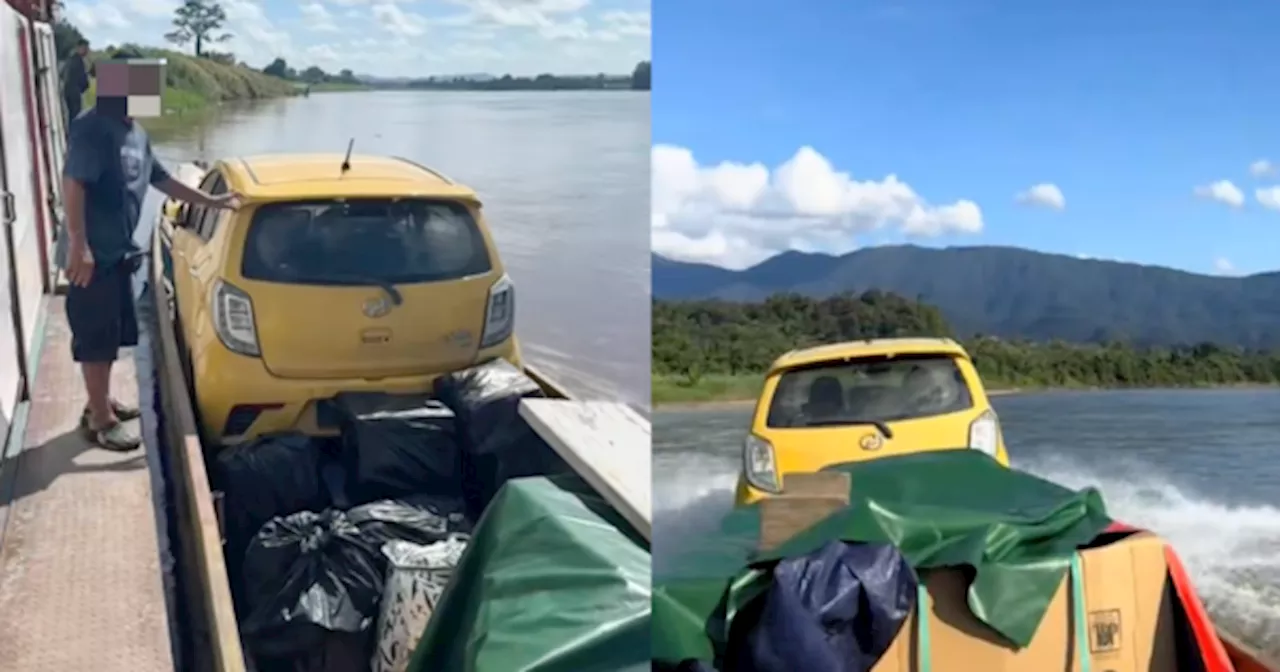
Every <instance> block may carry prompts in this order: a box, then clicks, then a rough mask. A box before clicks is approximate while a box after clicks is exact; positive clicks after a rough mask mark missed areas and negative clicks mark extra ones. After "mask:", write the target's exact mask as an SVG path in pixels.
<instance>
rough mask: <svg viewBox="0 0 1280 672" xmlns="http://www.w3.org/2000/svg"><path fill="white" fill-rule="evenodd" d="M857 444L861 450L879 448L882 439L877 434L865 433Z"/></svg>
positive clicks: (882, 441)
mask: <svg viewBox="0 0 1280 672" xmlns="http://www.w3.org/2000/svg"><path fill="white" fill-rule="evenodd" d="M858 445H859V446H861V447H862V449H863V450H880V446H883V445H884V440H883V439H881V438H880V435H879V434H867V435H866V436H864V437H862V438H861V439H859V440H858Z"/></svg>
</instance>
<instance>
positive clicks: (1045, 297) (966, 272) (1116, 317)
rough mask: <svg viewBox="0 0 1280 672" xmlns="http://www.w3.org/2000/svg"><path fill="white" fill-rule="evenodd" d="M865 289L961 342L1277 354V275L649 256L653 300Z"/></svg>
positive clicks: (819, 257) (909, 257)
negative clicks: (1191, 347) (902, 304)
mask: <svg viewBox="0 0 1280 672" xmlns="http://www.w3.org/2000/svg"><path fill="white" fill-rule="evenodd" d="M870 289H879V290H882V291H886V292H893V293H895V294H899V295H902V296H906V297H908V298H915V299H918V300H920V301H923V302H925V303H929V304H932V305H935V306H937V307H938V308H939V309H941V310H942V312H943V314H944V315H945V316H946V318H947V320H948V321H949V322H950V323H951V324H952V326H953V327H954V328H955V329H956V331H957V332H958V334H957V335H958V336H962V337H967V336H972V335H975V334H985V335H990V336H999V337H1003V338H1027V339H1032V340H1052V339H1060V340H1063V341H1071V342H1099V341H1106V340H1121V341H1128V342H1131V343H1134V344H1137V345H1148V346H1150V345H1188V344H1195V343H1203V342H1212V343H1217V344H1220V345H1234V346H1240V347H1245V348H1280V272H1272V273H1261V274H1257V275H1251V276H1246V277H1223V276H1212V275H1199V274H1196V273H1188V272H1185V271H1178V270H1174V269H1171V268H1164V267H1159V266H1146V265H1142V264H1132V263H1122V262H1117V261H1104V260H1098V259H1082V258H1078V257H1071V256H1067V255H1061V254H1048V253H1044V252H1035V251H1032V250H1025V249H1020V248H1013V247H989V246H988V247H952V248H945V249H935V248H924V247H918V246H914V245H895V246H887V247H872V248H865V249H861V250H857V251H855V252H850V253H848V254H844V255H839V256H833V255H829V254H814V253H804V252H794V251H792V252H784V253H782V254H779V255H777V256H775V257H772V258H770V259H767V260H765V261H763V262H761V263H760V264H757V265H755V266H753V267H751V268H748V269H745V270H741V271H733V270H728V269H724V268H720V267H718V266H710V265H707V264H698V263H688V262H682V261H676V260H673V259H668V258H666V257H662V256H660V255H656V254H655V255H654V258H653V296H654V298H655V299H668V300H688V299H711V298H718V299H726V300H731V301H759V300H761V299H764V298H765V297H767V296H770V295H772V294H778V293H786V292H791V293H798V294H803V295H806V296H815V297H821V296H830V295H832V294H838V293H842V292H863V291H866V290H870Z"/></svg>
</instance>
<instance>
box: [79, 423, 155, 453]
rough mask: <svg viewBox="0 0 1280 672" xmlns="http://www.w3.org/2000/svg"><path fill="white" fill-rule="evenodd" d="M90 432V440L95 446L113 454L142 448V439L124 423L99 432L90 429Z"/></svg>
mask: <svg viewBox="0 0 1280 672" xmlns="http://www.w3.org/2000/svg"><path fill="white" fill-rule="evenodd" d="M88 431H89V432H90V434H91V439H90V440H91V441H92V442H93V444H94V445H96V446H98V447H99V448H104V449H106V450H110V451H113V452H117V453H127V452H130V451H134V450H137V449H138V448H140V447H141V446H142V438H141V437H139V436H138V435H137V434H136V433H134V432H132V431H130V430H129V428H128V427H125V425H124V423H122V422H116V423H113V424H111V425H108V426H106V427H103V428H102V429H99V430H92V429H90V430H88Z"/></svg>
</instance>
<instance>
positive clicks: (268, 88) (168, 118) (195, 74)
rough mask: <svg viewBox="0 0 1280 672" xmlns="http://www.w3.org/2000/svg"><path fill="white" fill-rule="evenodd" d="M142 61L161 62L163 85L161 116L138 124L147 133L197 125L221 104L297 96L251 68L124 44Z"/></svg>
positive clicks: (92, 93) (88, 100) (98, 56)
mask: <svg viewBox="0 0 1280 672" xmlns="http://www.w3.org/2000/svg"><path fill="white" fill-rule="evenodd" d="M121 48H122V49H129V50H132V51H136V52H138V53H140V54H141V55H142V57H143V58H163V59H165V86H164V92H163V94H162V95H161V105H162V108H163V110H164V115H163V116H161V117H157V118H151V119H145V120H143V121H142V124H143V126H145V127H146V128H147V130H149V131H152V132H153V133H154V132H164V131H166V130H171V129H172V128H174V127H176V126H179V125H182V124H188V123H198V122H199V121H200V119H201V118H202V117H203V115H205V114H207V113H208V112H210V111H211V110H213V109H216V108H217V106H218V105H221V104H222V103H225V102H231V101H240V100H259V99H265V98H281V97H284V96H293V95H297V94H298V93H300V91H299V89H298V87H296V86H295V85H294V84H293V83H292V82H289V81H286V80H283V79H280V78H279V77H272V76H270V75H266V74H263V73H262V72H260V71H258V70H254V69H252V68H246V67H241V66H239V65H229V64H226V63H220V62H218V61H214V60H211V59H208V58H196V57H194V56H191V55H189V54H183V53H179V52H176V51H170V50H168V49H152V48H148V47H137V46H133V45H127V46H125V47H121ZM108 58H110V54H108V53H95V54H93V55H92V56H91V59H92V60H94V61H101V60H106V59H108ZM96 95H97V89H96V82H92V81H91V83H90V86H89V90H88V91H86V92H85V101H84V104H85V107H89V106H92V105H93V100H94V98H95V97H96Z"/></svg>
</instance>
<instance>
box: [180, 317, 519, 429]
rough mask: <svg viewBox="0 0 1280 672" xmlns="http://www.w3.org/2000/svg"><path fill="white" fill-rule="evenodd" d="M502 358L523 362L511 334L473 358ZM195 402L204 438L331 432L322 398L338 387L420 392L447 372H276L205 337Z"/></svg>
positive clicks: (197, 362)
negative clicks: (313, 375)
mask: <svg viewBox="0 0 1280 672" xmlns="http://www.w3.org/2000/svg"><path fill="white" fill-rule="evenodd" d="M495 358H503V359H506V360H508V361H510V362H512V363H513V364H516V365H517V366H523V361H522V359H521V356H520V345H519V342H518V341H517V339H516V338H515V337H512V338H511V339H509V340H507V341H506V342H504V343H502V344H500V345H498V346H496V347H493V348H488V349H485V350H481V351H480V352H479V353H478V355H477V357H476V360H475V361H476V363H480V362H484V361H488V360H490V359H495ZM192 369H193V373H194V375H195V384H194V387H195V392H196V395H195V396H196V408H197V412H198V413H199V416H200V417H199V421H200V426H201V431H202V432H203V433H204V434H205V438H206V439H208V440H211V441H214V442H216V443H222V444H230V443H237V442H239V441H243V440H245V439H248V438H252V437H254V436H260V435H263V434H271V433H275V432H302V433H305V434H313V435H323V434H332V433H334V432H335V431H336V429H337V428H336V426H335V425H334V422H333V421H332V419H330V418H331V414H330V413H327V412H325V408H324V407H325V405H326V404H325V402H326V401H328V400H330V399H332V398H333V397H334V396H335V395H337V394H339V393H341V392H385V393H390V394H422V393H425V392H430V391H431V389H432V386H433V384H434V383H435V380H436V378H439V377H440V376H442V375H445V374H447V373H451V372H449V371H440V372H433V373H429V374H422V375H414V376H397V377H387V378H377V379H366V378H341V379H338V378H324V379H306V378H277V377H275V376H273V375H271V373H270V372H269V371H268V370H267V368H266V366H265V365H264V364H263V361H262V360H261V359H259V358H256V357H245V356H243V355H239V354H236V353H234V352H231V351H229V350H227V349H226V348H224V347H222V344H221V343H216V342H215V343H210V344H208V345H207V347H205V348H203V349H202V352H201V353H199V354H198V355H197V356H195V357H193V359H192Z"/></svg>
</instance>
